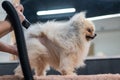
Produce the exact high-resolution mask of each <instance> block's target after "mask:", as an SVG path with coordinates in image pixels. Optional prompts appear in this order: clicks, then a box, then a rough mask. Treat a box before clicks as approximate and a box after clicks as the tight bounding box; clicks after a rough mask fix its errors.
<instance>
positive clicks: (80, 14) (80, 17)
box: [71, 11, 86, 21]
mask: <svg viewBox="0 0 120 80" xmlns="http://www.w3.org/2000/svg"><path fill="white" fill-rule="evenodd" d="M85 17H86V11H83V12H80V13H77V14H75V15H74V16H73V17H72V18H71V21H76V20H77V21H78V20H82V19H84V18H85Z"/></svg>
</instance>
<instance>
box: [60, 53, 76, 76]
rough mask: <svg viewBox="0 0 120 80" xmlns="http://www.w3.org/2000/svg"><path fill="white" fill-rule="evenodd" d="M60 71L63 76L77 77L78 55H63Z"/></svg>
mask: <svg viewBox="0 0 120 80" xmlns="http://www.w3.org/2000/svg"><path fill="white" fill-rule="evenodd" d="M60 60H61V61H60V67H59V69H60V70H59V71H60V72H61V74H62V75H76V73H75V72H74V71H75V68H76V65H77V61H78V60H77V56H76V54H72V53H71V54H69V55H61V59H60Z"/></svg>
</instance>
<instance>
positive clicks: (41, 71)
mask: <svg viewBox="0 0 120 80" xmlns="http://www.w3.org/2000/svg"><path fill="white" fill-rule="evenodd" d="M34 69H35V76H45V75H46V70H47V69H48V64H47V61H46V58H45V57H43V56H40V57H39V59H38V60H37V62H36V63H35V65H34Z"/></svg>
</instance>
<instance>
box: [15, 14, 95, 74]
mask: <svg viewBox="0 0 120 80" xmlns="http://www.w3.org/2000/svg"><path fill="white" fill-rule="evenodd" d="M95 36H96V35H95V27H94V25H93V23H92V22H91V21H88V20H87V19H86V18H85V13H84V12H81V13H78V14H75V15H74V16H73V17H72V18H71V19H70V20H69V21H48V22H46V23H36V24H32V25H31V27H30V28H29V29H27V31H26V33H25V37H26V44H27V50H28V55H29V60H30V64H31V67H32V69H34V70H35V75H37V76H40V75H46V70H47V69H48V68H49V67H52V68H54V69H55V70H57V71H59V72H60V73H61V74H62V75H75V72H74V71H75V69H76V68H79V67H81V66H84V59H85V57H86V56H87V54H88V51H89V46H90V42H91V40H92V39H93V38H94V37H95ZM15 74H16V75H22V72H21V69H20V66H19V67H17V69H16V70H15Z"/></svg>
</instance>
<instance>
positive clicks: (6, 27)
mask: <svg viewBox="0 0 120 80" xmlns="http://www.w3.org/2000/svg"><path fill="white" fill-rule="evenodd" d="M11 31H12V27H11V24H10V22H9V21H6V20H5V21H0V38H1V37H3V36H4V35H6V34H7V33H9V32H11Z"/></svg>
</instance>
